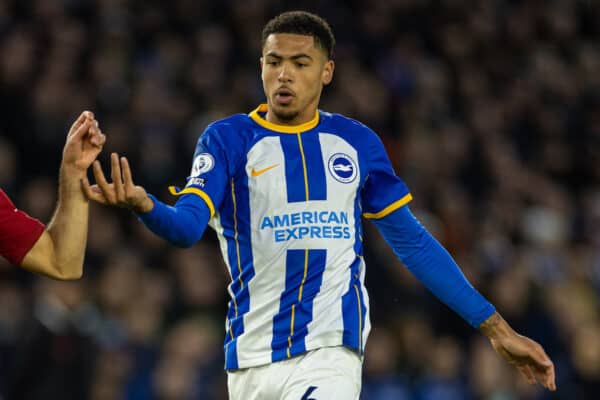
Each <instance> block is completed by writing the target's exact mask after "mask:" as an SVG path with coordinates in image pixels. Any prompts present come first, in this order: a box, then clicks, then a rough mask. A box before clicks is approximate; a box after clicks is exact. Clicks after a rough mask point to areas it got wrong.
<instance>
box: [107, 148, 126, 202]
mask: <svg viewBox="0 0 600 400" xmlns="http://www.w3.org/2000/svg"><path fill="white" fill-rule="evenodd" d="M110 167H111V177H112V180H113V186H114V188H115V193H116V195H117V201H118V202H120V203H123V202H125V185H124V184H123V177H122V176H121V165H120V164H119V156H118V155H117V153H112V154H111V155H110Z"/></svg>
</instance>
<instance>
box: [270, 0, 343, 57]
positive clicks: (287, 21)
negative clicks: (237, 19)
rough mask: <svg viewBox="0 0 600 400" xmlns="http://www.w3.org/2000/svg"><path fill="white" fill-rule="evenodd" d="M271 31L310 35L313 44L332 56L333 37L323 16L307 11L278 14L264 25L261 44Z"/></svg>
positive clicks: (328, 55)
mask: <svg viewBox="0 0 600 400" xmlns="http://www.w3.org/2000/svg"><path fill="white" fill-rule="evenodd" d="M273 33H294V34H297V35H306V36H312V37H313V38H314V39H315V46H317V47H319V48H321V49H322V50H323V51H324V52H325V55H327V57H329V58H330V59H332V58H333V47H334V46H335V37H334V36H333V31H332V30H331V26H329V24H328V23H327V21H325V20H324V19H323V18H321V17H319V16H318V15H315V14H312V13H309V12H307V11H287V12H284V13H282V14H279V15H278V16H276V17H275V18H273V19H272V20H270V21H269V22H267V24H266V25H265V27H264V28H263V31H262V46H263V47H264V46H265V42H266V40H267V37H269V35H271V34H273Z"/></svg>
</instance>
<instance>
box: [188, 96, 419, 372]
mask: <svg viewBox="0 0 600 400" xmlns="http://www.w3.org/2000/svg"><path fill="white" fill-rule="evenodd" d="M266 111H267V106H266V105H261V106H259V107H258V108H257V109H256V110H254V111H253V112H251V113H250V114H238V115H234V116H231V117H228V118H225V119H223V120H220V121H217V122H215V123H212V124H211V125H209V126H208V127H207V129H206V130H205V132H204V133H203V134H202V135H201V136H200V139H199V141H198V145H197V148H196V152H195V155H194V161H193V165H192V171H191V174H190V177H189V178H188V181H187V186H186V187H185V188H184V189H183V190H182V191H181V192H180V194H185V193H193V194H196V195H198V196H200V197H202V198H203V199H204V201H205V202H206V203H207V205H208V207H209V209H210V211H211V215H212V218H211V221H210V225H211V226H212V227H213V228H214V229H215V230H216V232H217V236H218V238H219V241H220V246H221V251H222V254H223V257H224V259H225V262H226V264H227V267H228V269H229V272H230V275H231V283H230V285H229V287H228V291H229V294H230V296H231V300H230V302H229V308H228V313H227V319H226V326H225V328H226V338H225V343H224V350H225V367H226V369H230V370H232V369H238V368H247V367H252V366H258V365H263V364H267V363H271V362H276V361H279V360H284V359H286V358H290V357H293V356H295V355H298V354H301V353H304V352H306V351H308V350H312V349H316V348H320V347H327V346H339V345H343V346H347V347H349V348H352V349H354V350H355V351H357V352H359V353H362V351H363V349H364V345H365V341H366V338H367V336H368V334H369V330H370V322H369V299H368V295H367V292H366V290H365V287H364V277H365V263H364V260H363V242H362V224H361V216H363V217H366V218H381V217H383V216H385V215H387V214H389V213H391V212H392V211H394V210H396V209H398V208H399V207H401V206H403V205H405V204H406V203H408V202H409V201H410V200H411V195H410V193H409V191H408V189H407V187H406V185H405V184H404V183H403V182H402V181H401V180H400V179H399V178H398V177H397V176H396V175H395V174H394V171H393V169H392V167H391V164H390V162H389V159H388V157H387V154H386V152H385V149H384V147H383V144H382V143H381V141H380V139H379V138H378V137H377V135H376V134H375V133H374V132H373V131H372V130H370V129H369V128H367V127H366V126H365V125H363V124H361V123H359V122H356V121H354V120H352V119H349V118H346V117H344V116H341V115H336V114H330V113H327V112H323V111H318V112H317V113H316V115H315V116H314V118H313V119H312V120H311V121H309V122H307V123H305V124H302V125H298V126H283V125H276V124H273V123H270V122H268V121H267V120H265V118H264V115H265V112H266Z"/></svg>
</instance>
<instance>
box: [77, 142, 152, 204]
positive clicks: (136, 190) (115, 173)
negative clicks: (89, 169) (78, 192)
mask: <svg viewBox="0 0 600 400" xmlns="http://www.w3.org/2000/svg"><path fill="white" fill-rule="evenodd" d="M110 164H111V178H112V183H109V182H108V181H107V180H106V177H105V176H104V172H103V171H102V167H101V166H100V162H99V161H95V162H94V165H93V170H94V178H95V179H96V184H95V185H90V183H89V182H88V180H87V179H86V178H84V179H83V192H84V193H85V195H86V196H87V198H88V199H90V200H93V201H96V202H98V203H100V204H105V205H111V206H117V207H124V208H128V209H130V210H133V211H135V212H140V213H146V212H150V211H151V210H152V208H153V207H154V202H153V201H152V199H151V198H150V197H149V196H148V193H147V192H146V189H144V188H143V187H142V186H139V185H136V184H134V183H133V178H132V176H131V168H130V167H129V162H128V161H127V158H125V157H121V158H120V159H119V155H118V154H116V153H112V154H111V155H110Z"/></svg>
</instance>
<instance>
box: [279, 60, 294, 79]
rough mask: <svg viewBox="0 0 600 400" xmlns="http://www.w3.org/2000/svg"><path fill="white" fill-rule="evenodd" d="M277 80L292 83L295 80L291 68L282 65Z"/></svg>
mask: <svg viewBox="0 0 600 400" xmlns="http://www.w3.org/2000/svg"><path fill="white" fill-rule="evenodd" d="M277 79H278V80H279V81H280V82H290V81H291V80H292V79H293V77H292V71H291V68H290V67H289V66H287V65H285V64H284V65H282V66H281V69H280V70H279V75H278V76H277Z"/></svg>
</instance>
